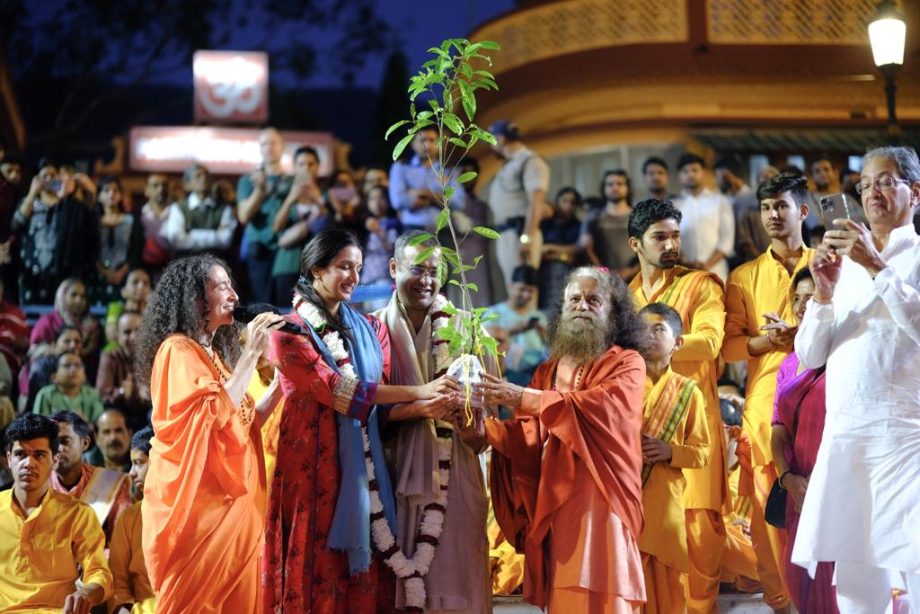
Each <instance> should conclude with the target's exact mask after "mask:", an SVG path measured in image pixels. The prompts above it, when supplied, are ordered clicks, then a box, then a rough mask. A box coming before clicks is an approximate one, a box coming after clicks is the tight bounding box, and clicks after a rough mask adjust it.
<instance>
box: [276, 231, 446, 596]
mask: <svg viewBox="0 0 920 614" xmlns="http://www.w3.org/2000/svg"><path fill="white" fill-rule="evenodd" d="M363 261H364V258H363V254H362V253H361V242H360V240H359V239H358V237H357V236H355V235H354V234H353V233H351V232H349V231H346V230H341V229H329V230H324V231H322V232H320V233H318V234H317V235H316V236H314V237H313V239H311V241H310V242H309V243H308V244H307V246H306V248H304V251H303V256H302V258H301V265H300V279H299V280H298V282H297V285H296V286H294V313H293V314H291V316H290V318H291V321H292V322H293V323H295V324H297V325H299V326H301V327H304V328H306V329H307V331H308V333H309V334H308V335H305V336H304V335H291V334H284V333H276V334H275V335H273V338H272V344H271V345H272V347H271V357H270V359H271V360H272V362H275V363H276V364H278V369H279V370H280V372H281V376H280V380H281V387H282V388H283V390H284V397H285V406H284V413H283V414H282V416H281V429H280V431H281V434H280V438H279V441H278V461H277V466H276V469H275V475H274V478H273V480H272V486H271V497H270V502H269V512H268V522H267V525H266V533H265V542H266V554H265V564H264V566H265V574H264V581H265V605H264V611H265V612H282V611H283V612H291V613H295V614H305V613H309V612H314V613H322V614H344V613H346V612H353V613H358V612H378V613H380V612H390V611H395V607H396V598H395V578H394V575H393V573H392V572H391V571H390V570H389V569H388V568H387V566H386V565H385V564H384V561H383V560H381V559H382V557H381V556H379V551H380V549H379V548H377V547H376V543H377V542H375V547H374V548H372V544H371V541H372V539H371V537H372V531H371V524H372V520H374V518H373V517H372V515H371V506H372V505H373V503H372V502H373V501H374V500H375V499H376V500H377V502H378V503H379V504H380V509H379V510H377V512H376V514H375V515H374V516H375V517H380V518H382V519H383V521H384V523H386V524H387V525H388V526H389V527H390V528H391V531H392V529H393V528H395V526H396V510H395V503H394V501H393V493H392V488H391V486H390V480H389V475H388V473H387V465H386V461H385V459H384V456H383V444H382V443H381V440H380V432H381V429H382V428H383V426H384V424H385V422H386V418H387V414H386V411H384V410H383V409H382V408H378V407H377V406H376V404H378V403H379V404H381V405H388V404H393V403H411V402H415V401H418V402H419V404H420V405H421V404H427V406H428V407H429V408H431V409H432V410H434V409H436V408H437V406H441V405H443V404H445V403H455V402H456V398H455V397H454V396H453V395H451V394H450V392H451V391H454V390H456V389H457V383H456V382H455V381H454V380H452V379H450V378H448V377H446V376H445V377H442V378H439V379H436V380H434V381H433V382H431V383H429V384H425V385H424V386H394V385H389V384H388V380H389V376H390V342H389V336H388V334H387V329H386V327H385V326H384V325H383V324H382V323H381V322H380V320H378V319H377V318H375V317H373V316H364V315H361V314H360V313H358V312H357V311H355V310H354V309H353V308H352V307H351V306H349V305H348V301H349V300H351V296H352V293H353V292H354V291H355V289H356V288H357V286H358V282H359V281H360V276H361V269H362V265H363ZM428 399H430V401H425V400H428ZM416 409H418V406H416ZM365 446H366V447H365ZM369 467H370V468H371V469H369ZM371 470H372V471H373V473H374V480H373V481H369V479H368V471H371ZM377 526H378V527H379V523H377ZM378 534H379V532H378ZM391 543H392V542H391ZM372 550H376V554H375V555H372ZM407 556H409V555H408V554H407Z"/></svg>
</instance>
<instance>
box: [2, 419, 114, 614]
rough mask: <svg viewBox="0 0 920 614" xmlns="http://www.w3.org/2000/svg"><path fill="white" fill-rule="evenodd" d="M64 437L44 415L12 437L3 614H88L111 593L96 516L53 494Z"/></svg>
mask: <svg viewBox="0 0 920 614" xmlns="http://www.w3.org/2000/svg"><path fill="white" fill-rule="evenodd" d="M57 437H58V425H57V423H55V422H54V421H53V420H51V419H49V418H46V417H45V416H40V415H38V414H25V415H23V416H20V417H19V418H17V419H15V420H13V422H11V423H10V425H9V426H8V427H7V430H6V442H5V449H6V457H7V461H8V462H9V464H10V470H11V471H12V472H13V488H12V489H10V490H6V491H3V492H0V612H30V613H31V614H36V613H37V614H51V613H60V612H61V611H63V612H70V613H75V614H76V613H78V614H88V613H89V611H90V608H91V607H93V606H96V605H99V604H100V603H102V602H103V601H104V600H105V598H106V597H108V595H110V594H111V592H112V572H110V571H109V568H108V566H107V565H106V562H105V552H104V548H105V536H104V535H103V534H102V527H101V526H100V525H99V521H98V520H97V519H96V514H95V513H94V512H93V509H92V508H91V507H90V506H89V505H87V504H86V503H83V502H82V501H78V500H77V499H74V498H73V497H71V496H70V495H65V494H61V493H58V492H55V491H54V490H52V489H51V485H50V483H49V478H50V477H51V463H52V458H53V457H54V454H55V453H56V452H57ZM81 570H82V573H81ZM77 581H80V582H81V584H80V585H79V586H78V585H77Z"/></svg>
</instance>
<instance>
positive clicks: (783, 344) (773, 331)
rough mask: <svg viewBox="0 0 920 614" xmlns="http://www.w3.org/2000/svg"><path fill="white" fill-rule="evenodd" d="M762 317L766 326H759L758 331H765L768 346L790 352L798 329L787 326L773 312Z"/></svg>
mask: <svg viewBox="0 0 920 614" xmlns="http://www.w3.org/2000/svg"><path fill="white" fill-rule="evenodd" d="M763 317H764V320H765V321H766V324H764V325H763V326H761V327H760V330H762V331H766V333H767V337H768V338H769V339H770V344H771V345H772V346H773V347H775V348H781V349H786V350H791V349H792V343H793V341H794V340H795V333H796V331H797V330H798V327H796V326H793V325H791V324H789V323H788V322H786V321H785V320H783V319H782V318H781V317H779V316H778V315H777V314H775V313H773V312H770V313H765V314H763Z"/></svg>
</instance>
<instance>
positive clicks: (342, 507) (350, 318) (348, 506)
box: [308, 303, 396, 575]
mask: <svg viewBox="0 0 920 614" xmlns="http://www.w3.org/2000/svg"><path fill="white" fill-rule="evenodd" d="M339 317H340V319H341V322H342V323H343V324H344V325H345V326H346V327H347V328H348V329H349V330H350V331H351V334H352V337H354V343H352V342H351V341H350V340H349V339H348V338H347V337H344V336H343V341H344V342H345V346H346V348H347V349H348V355H349V356H350V357H351V363H352V365H353V366H354V368H355V373H356V374H357V376H358V379H359V380H360V381H361V382H371V383H375V382H380V380H381V378H382V375H383V352H382V351H381V349H380V342H379V341H378V340H377V334H376V333H375V332H374V328H373V327H372V326H371V324H370V322H368V321H367V318H365V317H364V316H363V315H361V314H360V313H358V312H357V311H355V310H354V309H352V308H351V307H349V306H348V305H346V304H345V303H342V304H341V305H339ZM308 328H309V330H310V332H311V333H312V335H313V341H314V342H315V343H316V348H317V349H318V350H319V353H320V354H321V355H322V357H323V361H325V363H326V364H327V365H329V367H330V368H332V369H333V370H335V371H336V372H337V373H341V372H340V371H339V367H338V365H336V364H335V360H334V359H333V358H332V354H331V353H330V352H329V348H327V347H326V344H325V343H323V340H322V339H321V338H320V336H319V335H317V334H316V331H314V330H313V329H312V328H311V327H308ZM335 420H336V427H337V431H338V442H339V469H340V472H341V481H340V483H339V497H338V499H337V500H336V502H335V513H334V515H333V517H332V528H331V529H330V531H329V541H328V542H327V543H326V546H327V547H328V548H330V549H332V550H342V551H344V552H345V553H346V554H347V555H348V568H349V570H350V571H351V573H352V574H353V575H354V574H357V573H362V572H366V571H367V570H368V569H369V568H370V564H371V498H370V490H369V488H368V480H367V469H366V468H365V464H364V442H363V440H362V437H361V422H360V421H359V420H356V419H354V418H349V417H348V416H346V415H343V414H340V413H338V412H336V414H335ZM367 435H368V438H369V439H370V444H371V446H370V447H371V458H372V459H373V461H374V468H375V473H376V478H377V486H378V488H379V493H380V501H381V502H382V503H383V513H384V517H385V518H386V521H387V523H388V524H389V525H390V530H391V531H392V530H393V527H395V526H396V504H395V503H394V501H393V488H392V486H391V485H390V475H389V472H388V471H387V465H386V459H385V458H384V456H383V444H382V443H381V441H380V427H379V425H378V424H377V408H376V407H374V408H372V409H371V411H370V413H369V414H368V418H367Z"/></svg>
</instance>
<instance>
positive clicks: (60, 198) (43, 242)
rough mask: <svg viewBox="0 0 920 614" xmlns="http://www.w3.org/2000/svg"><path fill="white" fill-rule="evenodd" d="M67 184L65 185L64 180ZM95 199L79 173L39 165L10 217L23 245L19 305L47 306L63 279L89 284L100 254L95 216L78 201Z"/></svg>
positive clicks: (89, 184) (48, 164)
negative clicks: (65, 172)
mask: <svg viewBox="0 0 920 614" xmlns="http://www.w3.org/2000/svg"><path fill="white" fill-rule="evenodd" d="M65 179H66V180H65ZM78 188H79V190H80V191H81V192H82V193H84V195H85V196H89V195H92V196H93V200H94V198H95V186H94V185H93V183H92V181H90V180H89V178H88V177H86V176H85V175H82V174H80V173H68V174H67V175H66V176H65V175H64V173H62V168H61V167H59V166H58V165H57V164H56V163H55V162H52V161H51V160H49V159H43V160H42V161H41V162H39V171H38V175H36V176H35V177H34V178H33V179H32V183H31V185H30V187H29V192H28V194H26V196H25V198H23V199H22V202H21V203H20V205H19V208H18V209H17V210H16V213H15V214H14V215H13V224H12V229H13V232H14V233H16V235H17V236H18V237H20V240H21V243H20V245H21V256H22V272H21V276H20V282H19V283H20V295H19V296H20V300H22V302H23V303H25V304H39V305H50V304H51V303H53V302H54V293H55V291H56V290H57V287H58V285H59V284H60V283H61V281H63V280H64V279H66V278H67V277H82V278H84V279H88V278H89V276H90V274H92V273H93V272H94V267H95V262H96V255H97V253H98V250H99V223H98V215H97V213H96V210H95V208H94V207H92V206H91V205H92V204H93V200H89V202H88V203H86V202H84V201H83V200H81V199H80V197H79V195H78V193H77V192H78Z"/></svg>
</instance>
